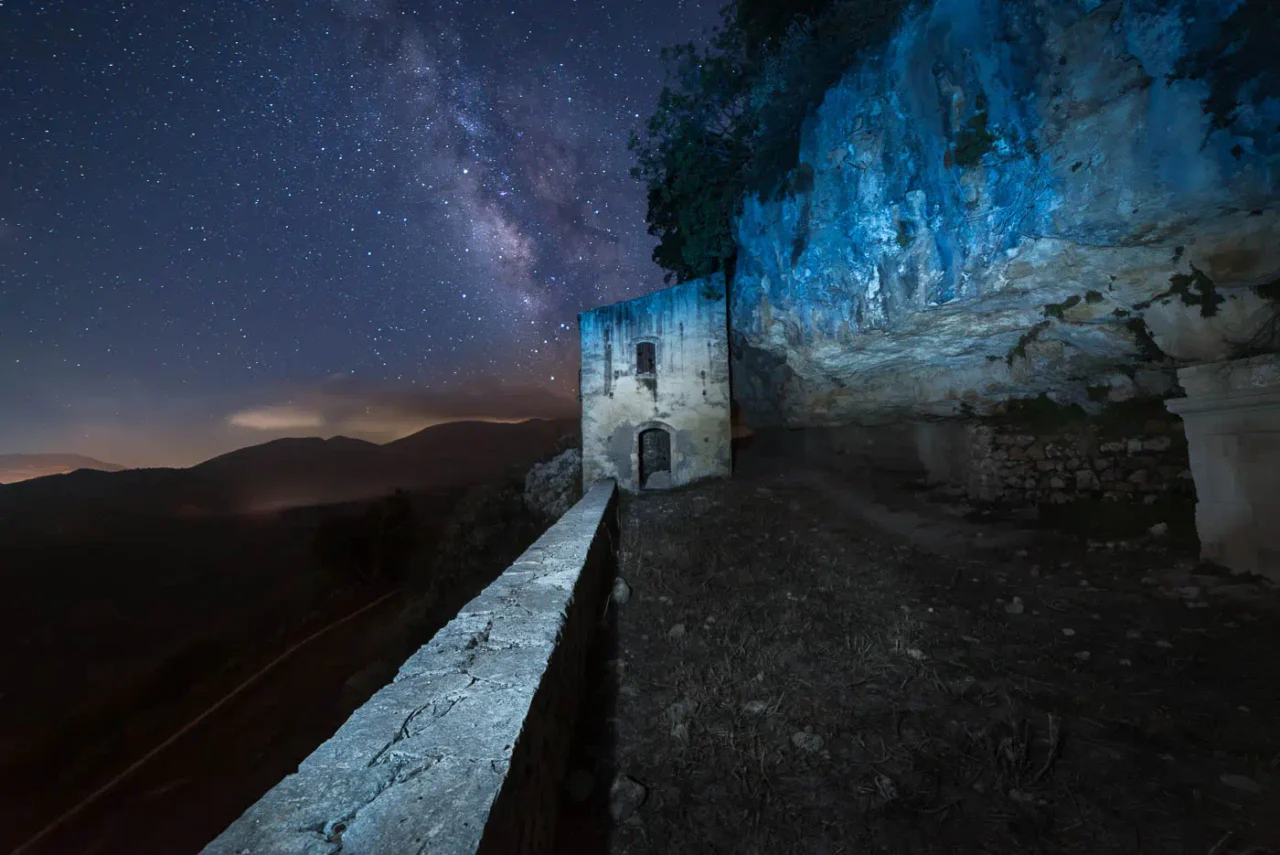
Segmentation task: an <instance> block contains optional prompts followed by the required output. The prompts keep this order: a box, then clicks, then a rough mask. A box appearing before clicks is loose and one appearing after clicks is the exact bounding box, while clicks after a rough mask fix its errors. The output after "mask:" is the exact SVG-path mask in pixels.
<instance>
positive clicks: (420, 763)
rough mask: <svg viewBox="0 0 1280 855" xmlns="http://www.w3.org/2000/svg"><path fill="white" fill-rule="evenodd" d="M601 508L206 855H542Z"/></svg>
mask: <svg viewBox="0 0 1280 855" xmlns="http://www.w3.org/2000/svg"><path fill="white" fill-rule="evenodd" d="M616 497H617V491H616V489H615V486H614V484H613V483H612V482H608V481H604V482H598V483H596V484H595V485H594V486H593V487H592V489H591V490H590V491H589V492H588V493H587V495H586V496H584V497H583V498H582V500H581V501H579V502H578V503H577V504H576V505H575V506H574V507H573V508H571V509H570V510H569V511H568V513H566V514H565V515H564V516H563V517H561V519H560V521H559V522H557V523H556V524H555V525H554V526H552V527H551V528H550V529H548V530H547V532H546V533H545V534H544V535H543V536H542V537H541V538H539V539H538V541H537V542H536V543H534V545H533V546H531V547H530V548H529V549H528V550H527V551H526V552H525V553H524V554H523V555H522V556H521V557H520V559H519V560H518V561H516V563H515V564H513V565H512V566H511V567H510V569H508V570H507V571H506V572H505V573H503V574H502V576H500V577H499V578H498V579H497V581H495V582H494V583H493V584H492V585H490V586H489V587H488V588H486V589H485V591H484V592H483V593H481V594H480V596H478V597H476V598H475V599H474V600H472V601H471V602H470V603H468V604H467V605H466V606H464V607H463V609H462V610H461V611H460V612H459V613H458V616H457V617H456V618H454V619H453V620H452V621H451V622H450V623H449V624H448V625H447V626H445V627H444V628H443V629H442V630H440V632H439V633H437V634H436V636H435V638H433V639H431V641H430V642H429V643H428V644H427V645H426V646H424V647H423V648H421V649H420V650H419V651H418V652H417V653H415V654H414V655H413V656H412V657H410V659H409V660H408V661H407V662H405V663H404V665H403V666H402V667H401V668H400V672H399V674H398V675H397V676H396V678H395V681H394V682H393V683H391V684H390V685H388V686H386V687H384V688H383V689H382V690H381V691H379V692H378V693H377V694H376V695H374V696H373V697H372V698H371V699H370V700H369V702H368V703H366V704H365V705H364V706H362V707H361V708H360V709H359V710H357V711H356V712H355V713H354V714H352V716H351V718H350V719H348V720H347V722H346V724H344V725H343V726H342V727H341V729H339V730H338V732H337V733H336V734H334V736H333V738H332V739H330V740H329V741H328V742H326V743H324V744H323V745H321V746H320V747H319V748H317V749H316V751H315V752H314V753H313V754H311V756H309V757H308V758H307V759H306V760H304V761H302V764H301V765H300V766H299V767H298V771H297V772H296V773H295V774H293V775H290V776H289V777H287V778H285V779H284V780H283V781H281V782H280V783H279V784H278V785H276V786H275V787H274V788H273V789H272V790H271V791H270V792H268V793H267V794H266V795H265V796H263V797H262V799H261V800H259V801H258V802H257V803H256V804H254V805H253V806H252V807H251V808H249V809H248V810H247V811H245V813H244V815H243V816H241V817H240V819H238V820H236V822H234V823H232V825H231V826H230V827H229V828H227V830H226V831H224V832H223V833H222V834H221V835H219V836H218V837H217V839H215V840H214V841H213V842H212V843H210V844H209V845H208V846H207V847H206V848H205V850H204V852H205V853H206V855H241V853H245V852H251V853H253V855H285V853H288V855H295V853H309V855H336V853H338V852H342V853H344V855H356V853H370V854H371V855H373V853H390V852H431V853H440V855H463V853H465V855H474V853H502V855H506V853H519V855H523V854H524V853H541V852H550V851H551V849H552V846H553V844H554V839H555V827H554V824H555V817H556V799H557V794H558V793H559V791H560V788H561V787H560V785H561V783H562V781H561V779H562V776H563V774H564V771H565V770H564V764H565V763H566V762H567V759H566V758H567V757H568V753H569V745H570V741H571V739H572V737H573V731H574V726H575V715H576V712H577V710H578V708H579V700H580V697H581V693H582V691H583V682H584V666H585V661H586V653H587V649H588V647H589V646H590V644H591V641H592V637H593V631H594V628H595V626H596V624H597V623H598V618H599V615H600V610H601V608H602V607H603V604H604V597H605V596H606V594H607V591H608V586H609V584H610V583H611V581H612V576H613V572H614V564H613V561H614V557H615V556H614V544H616V543H617V542H618V536H617V519H616V516H617V514H616Z"/></svg>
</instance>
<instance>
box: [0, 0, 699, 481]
mask: <svg viewBox="0 0 1280 855" xmlns="http://www.w3.org/2000/svg"><path fill="white" fill-rule="evenodd" d="M718 5H719V3H718V2H716V1H715V0H713V2H709V3H708V2H704V3H695V2H680V0H648V2H618V0H599V1H598V2H594V3H587V2H577V3H575V2H569V0H552V2H528V0H522V2H508V3H501V4H499V3H493V2H458V3H452V4H429V3H422V4H414V3H409V2H392V0H369V2H360V1H359V0H342V2H336V3H324V2H314V3H292V2H280V3H271V2H200V3H191V4H186V8H185V9H184V8H183V7H184V4H180V3H175V2H163V1H162V0H151V2H135V3H110V2H94V3H80V2H68V3H56V2H47V3H37V2H16V3H15V2H13V0H0V33H2V35H0V50H3V55H5V56H6V57H13V58H15V60H16V61H15V62H12V63H6V65H5V67H4V69H3V70H2V71H0V99H2V101H3V104H2V105H0V111H2V112H0V146H2V150H0V165H2V168H3V186H2V187H0V190H2V191H3V195H0V415H2V418H0V451H34V450H56V451H81V452H85V453H96V454H102V455H114V456H116V457H121V456H125V457H129V456H130V455H132V456H133V457H134V458H135V459H128V460H122V461H121V462H124V463H148V462H175V461H177V459H178V458H182V460H183V461H185V462H189V460H190V459H193V458H198V457H199V456H201V455H202V454H205V453H208V452H211V451H216V450H222V448H221V447H222V446H229V445H236V444H244V443H245V442H249V441H260V440H261V439H262V438H263V437H262V436H255V435H252V434H253V432H254V430H255V429H257V430H259V431H261V430H263V429H265V426H268V425H269V427H270V430H274V431H282V432H286V433H287V432H293V433H299V432H301V433H309V432H316V431H317V430H318V431H320V432H326V430H328V431H330V432H332V431H333V430H336V429H337V428H340V427H342V426H343V424H345V423H349V419H348V422H343V421H342V420H341V419H339V418H338V416H336V415H335V413H334V412H333V411H331V409H327V407H329V405H330V404H332V403H333V402H335V401H339V402H341V406H340V407H339V408H338V410H340V411H341V413H345V414H348V416H349V414H350V413H352V412H362V413H363V415H364V416H365V417H366V418H365V423H366V425H365V426H366V427H368V424H367V423H369V422H375V423H376V422H377V420H378V415H379V413H381V412H385V413H386V414H387V423H388V426H390V425H392V424H394V430H395V431H396V432H399V431H401V430H403V429H407V428H409V427H412V426H413V425H414V424H415V419H417V420H418V421H419V422H421V421H423V420H427V421H429V420H431V419H433V418H437V417H457V416H459V415H488V416H494V417H518V416H522V415H539V414H542V413H540V412H537V410H539V408H540V407H541V408H543V409H549V410H555V409H557V408H558V407H560V405H561V403H562V402H565V401H569V402H571V401H572V398H573V395H574V392H575V391H576V380H577V371H576V364H575V363H576V359H577V342H576V337H577V327H576V323H575V315H576V313H577V312H579V311H581V310H583V309H586V308H590V307H591V306H593V305H597V304H599V303H602V302H610V301H613V300H617V299H625V298H627V297H630V296H634V295H636V294H640V293H644V292H646V291H650V290H653V289H654V288H657V287H661V284H662V283H661V278H662V277H661V271H659V270H658V269H657V268H656V267H655V266H654V265H653V264H652V262H651V261H650V252H651V249H652V241H651V239H650V238H648V237H647V236H646V235H645V229H644V222H643V217H644V196H643V189H642V188H641V187H639V186H638V185H637V184H636V182H635V181H634V179H632V178H631V177H630V174H629V170H630V167H631V165H632V158H631V155H630V154H629V153H628V151H627V147H626V142H627V139H628V136H629V134H630V132H631V131H632V129H634V128H638V127H640V125H641V124H642V121H643V119H644V118H645V117H647V115H648V113H649V111H650V110H651V108H652V105H653V103H654V99H655V98H656V95H657V91H658V89H659V87H660V85H661V82H662V68H661V64H660V61H659V58H658V53H659V50H660V49H661V47H662V46H663V45H666V44H670V43H673V42H676V41H685V40H689V39H692V38H696V37H698V35H699V34H700V33H701V32H703V31H704V30H705V29H706V28H707V27H709V26H710V25H711V24H712V23H713V22H714V18H715V10H716V8H718ZM388 402H391V403H388ZM290 413H293V414H295V415H296V417H297V418H296V420H295V422H294V423H290V421H289V418H288V414H290ZM345 417H346V416H344V418H345ZM294 427H296V428H297V429H296V430H291V429H292V428H294ZM388 429H389V430H390V429H391V428H390V427H388ZM369 432H370V431H368V430H366V433H369ZM373 433H376V431H373Z"/></svg>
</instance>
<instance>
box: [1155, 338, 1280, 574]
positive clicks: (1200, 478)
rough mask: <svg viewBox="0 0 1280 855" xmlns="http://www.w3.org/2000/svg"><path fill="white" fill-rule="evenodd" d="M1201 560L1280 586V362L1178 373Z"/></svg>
mask: <svg viewBox="0 0 1280 855" xmlns="http://www.w3.org/2000/svg"><path fill="white" fill-rule="evenodd" d="M1178 380H1179V382H1180V383H1181V384H1182V387H1183V388H1184V389H1185V390H1186V393H1187V394H1186V397H1183V398H1174V399H1171V400H1169V401H1167V402H1166V406H1168V408H1169V409H1170V410H1171V411H1172V412H1175V413H1178V414H1179V415H1181V416H1182V418H1183V421H1184V422H1185V424H1186V432H1187V442H1188V445H1189V447H1190V453H1191V469H1192V471H1193V472H1194V473H1195V482H1196V491H1197V496H1198V499H1199V501H1198V502H1197V504H1196V530H1197V531H1198V532H1199V534H1200V546H1201V555H1202V557H1204V558H1207V559H1210V560H1213V561H1217V562H1218V563H1220V564H1223V565H1225V566H1227V567H1230V568H1232V569H1233V570H1237V571H1240V572H1246V573H1259V574H1262V575H1265V576H1268V577H1270V578H1271V579H1272V580H1273V581H1276V582H1280V356H1278V355H1275V354H1272V355H1269V356H1259V357H1254V358H1251V359H1240V360H1233V361H1228V362H1218V363H1211V364H1207V365H1196V366H1192V367H1190V368H1184V369H1182V370H1181V371H1179V372H1178Z"/></svg>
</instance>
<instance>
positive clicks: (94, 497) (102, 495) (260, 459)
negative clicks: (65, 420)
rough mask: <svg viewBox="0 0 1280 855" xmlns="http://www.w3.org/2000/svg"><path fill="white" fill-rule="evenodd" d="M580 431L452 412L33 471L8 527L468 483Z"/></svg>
mask: <svg viewBox="0 0 1280 855" xmlns="http://www.w3.org/2000/svg"><path fill="white" fill-rule="evenodd" d="M577 431H578V423H577V421H576V420H574V419H554V420H551V419H531V420H529V421H524V422H514V423H495V422H478V421H468V422H450V423H447V424H441V425H435V426H433V427H429V428H426V429H424V430H421V431H419V432H417V433H415V434H413V435H411V436H407V437H405V438H403V439H400V440H397V441H395V442H391V443H387V444H386V445H378V444H376V443H372V442H365V441H364V440H359V439H350V438H348V437H342V436H339V437H333V438H332V439H319V438H315V437H311V438H304V439H278V440H274V441H272V442H266V443H263V444H261V445H253V446H249V447H247V448H241V449H238V450H236V451H232V452H230V453H228V454H223V455H220V456H218V457H214V458H212V459H210V460H206V461H205V462H203V463H200V464H198V465H196V466H192V467H190V468H189V469H131V470H125V471H120V472H104V471H97V472H93V471H87V470H84V471H76V472H72V473H70V474H65V475H53V476H49V477H42V478H34V479H31V480H26V481H22V482H19V483H13V484H6V485H3V486H0V528H7V527H9V526H14V527H17V528H21V527H23V526H26V525H38V526H40V527H42V528H47V527H48V526H49V525H51V524H54V522H55V521H57V520H64V521H65V520H67V519H68V518H71V517H74V518H76V519H78V520H86V521H91V522H92V523H93V524H94V525H96V526H106V525H109V520H110V519H111V517H112V515H113V514H117V515H118V514H125V515H128V516H132V517H137V516H153V515H157V514H159V515H189V514H224V513H240V512H254V511H270V510H277V509H282V508H286V507H297V506H302V505H317V504H328V503H333V502H344V501H353V500H358V499H367V498H373V497H376V496H381V495H387V494H389V493H391V492H393V491H394V490H396V489H406V490H421V489H434V488H453V487H463V486H467V485H470V484H477V483H481V482H484V481H490V480H493V479H494V478H497V477H499V476H502V475H504V474H506V473H516V472H519V471H523V470H524V469H527V468H528V467H529V466H530V465H531V464H533V463H534V462H536V461H538V460H540V459H542V458H544V457H547V456H548V455H550V454H551V453H552V452H554V451H555V449H556V447H557V443H558V442H559V441H560V440H561V439H562V438H564V437H565V436H566V435H573V434H576V433H577ZM0 459H3V458H0ZM57 524H62V523H61V522H59V523H57ZM11 530H12V529H11Z"/></svg>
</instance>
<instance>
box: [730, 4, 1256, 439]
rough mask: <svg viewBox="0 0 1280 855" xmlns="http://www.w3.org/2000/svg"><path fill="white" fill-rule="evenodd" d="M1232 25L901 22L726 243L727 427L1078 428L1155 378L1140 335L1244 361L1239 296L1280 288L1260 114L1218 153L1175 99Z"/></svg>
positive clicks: (1176, 16) (1086, 13)
mask: <svg viewBox="0 0 1280 855" xmlns="http://www.w3.org/2000/svg"><path fill="white" fill-rule="evenodd" d="M1236 6H1237V3H1236V0H1108V2H1098V0H1088V2H1079V3H1077V2H1070V0H933V2H931V3H926V4H922V5H921V8H920V9H918V10H917V11H916V12H915V13H913V15H912V16H910V17H909V18H908V19H907V21H906V22H905V23H904V24H903V25H902V27H901V28H900V30H899V32H898V33H897V34H896V36H895V37H894V38H893V39H892V40H891V42H890V43H889V45H888V46H887V47H886V48H885V49H884V50H883V51H881V52H880V53H879V54H878V55H876V56H873V57H870V58H868V60H867V61H865V62H864V63H862V64H861V65H859V66H857V67H855V68H854V69H852V70H851V71H850V72H849V73H848V74H847V75H846V76H845V78H844V79H843V80H842V81H841V82H840V83H839V84H838V85H837V86H835V87H833V88H832V89H831V90H830V91H829V92H828V93H827V95H826V99H825V101H824V103H823V104H822V105H821V107H820V108H819V109H818V110H817V111H816V114H815V115H814V116H812V117H811V119H810V121H809V122H808V124H807V125H806V128H805V132H804V134H803V138H802V144H801V161H802V166H801V170H802V171H807V172H808V173H809V174H811V175H812V181H811V182H809V181H805V182H799V181H797V182H793V183H794V184H796V185H799V186H801V187H803V186H805V185H811V189H808V190H807V191H803V192H798V193H796V194H795V195H794V196H792V197H789V198H783V199H773V198H770V199H768V200H765V201H761V200H759V199H755V198H752V199H750V200H748V202H747V204H746V207H745V209H744V211H743V213H742V215H741V217H740V219H739V222H738V224H737V236H738V246H739V257H738V264H737V272H736V275H735V278H734V281H733V291H732V295H731V306H730V317H731V321H732V334H733V337H734V353H733V358H734V386H735V396H736V397H737V398H738V401H739V403H740V404H741V406H742V410H743V413H744V415H745V416H746V417H747V420H748V423H749V424H751V425H752V426H753V427H759V426H762V425H765V424H786V425H832V424H841V423H846V422H849V421H861V422H864V423H874V422H882V423H883V422H889V421H894V420H899V419H902V418H906V417H919V416H929V417H937V416H953V415H960V414H962V411H963V410H964V409H965V408H966V405H967V407H968V408H971V409H972V410H973V411H976V412H977V413H979V414H981V413H982V412H984V411H985V410H987V409H988V408H990V407H992V406H995V405H996V404H998V403H999V402H1000V401H1002V400H1005V399H1007V398H1009V397H1020V396H1021V397H1028V396H1034V395H1036V394H1038V393H1040V392H1048V393H1050V394H1051V395H1052V396H1054V397H1055V398H1056V399H1057V400H1059V401H1061V402H1064V403H1066V402H1076V403H1080V404H1082V405H1085V406H1088V405H1089V399H1088V396H1087V388H1088V387H1089V386H1090V385H1094V384H1097V383H1098V382H1099V381H1100V379H1101V378H1105V377H1108V376H1111V375H1114V374H1116V373H1117V371H1118V370H1120V369H1126V368H1128V369H1131V368H1132V367H1133V366H1134V365H1135V364H1141V363H1143V362H1144V361H1146V360H1149V359H1151V358H1152V356H1153V354H1152V353H1151V348H1150V344H1151V339H1150V338H1147V335H1148V333H1149V334H1150V336H1152V337H1153V339H1154V344H1155V345H1156V346H1157V347H1158V348H1159V350H1161V351H1163V352H1164V354H1165V355H1168V356H1170V357H1174V358H1176V359H1178V360H1185V361H1201V360H1213V359H1221V358H1223V356H1224V355H1225V354H1226V353H1227V351H1228V350H1229V349H1230V347H1231V342H1232V341H1241V340H1244V339H1247V338H1249V336H1250V335H1251V334H1252V333H1253V331H1255V330H1256V329H1257V328H1258V326H1259V324H1260V323H1261V322H1262V320H1263V319H1264V318H1265V317H1267V314H1268V311H1269V309H1270V307H1269V306H1268V305H1267V303H1266V301H1265V300H1264V299H1263V298H1262V296H1261V295H1259V294H1258V293H1257V292H1256V291H1255V290H1254V288H1253V286H1256V285H1260V284H1264V283H1267V282H1270V281H1272V280H1275V279H1278V278H1280V133H1276V128H1277V127H1280V97H1266V98H1262V99H1261V100H1260V102H1259V103H1258V104H1256V105H1255V104H1252V103H1249V102H1250V101H1251V99H1250V98H1248V97H1241V98H1240V99H1239V100H1240V101H1241V103H1244V104H1246V106H1244V107H1243V108H1242V109H1240V110H1239V111H1238V113H1237V114H1236V115H1235V118H1234V121H1233V122H1232V123H1231V124H1230V127H1229V128H1226V129H1215V128H1214V127H1213V125H1212V124H1211V117H1210V116H1209V115H1207V114H1206V113H1205V111H1204V109H1203V108H1202V102H1203V100H1204V98H1205V96H1206V95H1207V94H1208V93H1209V89H1210V83H1209V82H1208V81H1206V80H1198V79H1174V78H1173V77H1172V75H1171V73H1172V72H1173V71H1175V69H1176V67H1177V64H1178V61H1179V59H1180V58H1182V57H1184V56H1186V55H1188V53H1189V52H1192V51H1195V50H1197V49H1199V48H1202V47H1205V46H1207V45H1211V44H1213V42H1214V40H1215V39H1217V38H1218V36H1219V33H1220V31H1221V29H1222V23H1223V21H1224V19H1226V18H1227V17H1228V15H1230V13H1231V11H1232V10H1233V9H1234V8H1235V7H1236ZM1247 85H1248V84H1247V83H1246V86H1247ZM1278 94H1280V93H1278ZM1196 271H1199V273H1197V272H1196ZM1175 276H1185V277H1188V279H1185V280H1177V282H1175V281H1172V280H1173V277H1175ZM1178 282H1180V283H1181V286H1180V287H1183V288H1184V290H1187V291H1188V292H1189V296H1190V297H1191V298H1192V299H1193V300H1201V304H1200V305H1187V304H1186V302H1185V301H1184V300H1183V299H1182V298H1181V297H1180V296H1178V295H1171V294H1169V293H1168V292H1169V291H1170V290H1171V289H1172V288H1174V287H1175V286H1177V284H1178ZM1204 287H1207V288H1211V289H1213V293H1214V294H1216V297H1213V298H1210V299H1211V301H1212V303H1213V305H1212V306H1211V307H1210V311H1211V313H1212V314H1211V315H1210V316H1206V314H1207V313H1206V311H1205V305H1204V300H1202V299H1201V297H1202V295H1201V293H1200V290H1199V289H1201V288H1204ZM1160 295H1165V296H1160ZM1218 297H1220V298H1222V300H1223V301H1222V302H1217V298H1218ZM1154 355H1155V356H1159V355H1160V354H1159V353H1156V354H1154ZM1143 376H1144V375H1143V373H1142V372H1137V373H1136V379H1139V380H1140V379H1142V377H1143ZM1150 376H1154V375H1150ZM1158 385H1159V384H1157V387H1153V388H1145V389H1139V390H1137V391H1138V392H1139V393H1149V394H1157V395H1158V394H1161V390H1160V388H1158Z"/></svg>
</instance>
